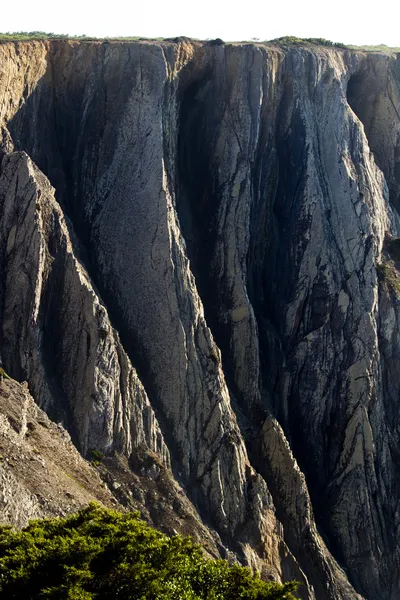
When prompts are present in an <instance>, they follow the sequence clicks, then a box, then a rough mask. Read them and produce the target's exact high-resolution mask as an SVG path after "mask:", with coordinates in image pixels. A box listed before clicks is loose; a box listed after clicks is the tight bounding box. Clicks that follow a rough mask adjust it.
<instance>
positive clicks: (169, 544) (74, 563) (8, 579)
mask: <svg viewBox="0 0 400 600" xmlns="http://www.w3.org/2000/svg"><path fill="white" fill-rule="evenodd" d="M296 588H297V584H296V583H294V582H291V583H286V584H285V585H279V584H277V583H271V582H263V581H261V579H260V577H259V576H258V575H253V574H252V573H251V571H250V570H249V569H247V568H245V567H240V566H238V565H233V566H229V564H228V562H227V561H224V560H212V559H207V558H205V556H204V554H203V552H202V550H201V548H200V547H199V546H198V545H196V544H194V543H193V541H192V540H191V539H190V538H183V537H181V536H179V535H177V536H174V537H168V536H166V535H163V534H162V533H160V532H158V531H156V530H155V529H152V528H151V527H149V526H148V525H146V523H144V521H142V520H140V519H139V518H138V515H137V514H136V513H125V514H122V513H119V512H117V511H112V510H108V509H105V508H102V507H100V506H99V505H96V504H91V505H89V506H88V507H87V508H86V509H84V510H81V511H80V512H78V513H77V514H74V515H72V516H69V517H66V518H63V519H44V520H37V521H32V522H31V523H30V524H29V525H28V527H26V528H25V529H24V530H22V531H14V530H12V529H11V528H10V527H5V526H0V595H1V597H2V598H9V599H12V598H26V599H28V598H29V600H39V599H45V598H48V599H50V598H54V600H55V599H57V600H67V599H68V600H95V599H96V600H111V599H113V600H114V599H118V598H121V599H122V598H123V599H124V600H133V599H137V600H203V599H204V600H239V599H242V600H250V599H251V600H264V599H269V600H293V599H294V596H293V594H292V592H294V591H295V590H296Z"/></svg>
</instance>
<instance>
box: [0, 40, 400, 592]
mask: <svg viewBox="0 0 400 600" xmlns="http://www.w3.org/2000/svg"><path fill="white" fill-rule="evenodd" d="M399 86H400V74H399V67H398V59H397V58H396V57H393V56H381V55H369V54H365V53H357V52H351V51H344V50H335V49H324V48H317V47H316V48H314V49H310V48H302V47H296V48H286V49H283V48H279V47H267V46H262V45H260V46H255V45H239V44H237V45H215V44H201V43H190V42H189V41H186V40H176V41H174V42H163V43H155V42H143V43H133V44H131V43H102V44H101V43H90V44H89V43H70V42H49V43H43V44H40V43H32V44H28V43H26V44H3V45H0V127H1V140H2V143H1V146H2V151H3V158H2V163H1V167H0V216H1V220H0V272H1V281H2V288H1V290H0V327H1V346H0V352H1V355H2V357H3V361H4V362H5V364H6V367H7V368H8V369H9V371H10V373H11V374H12V375H13V376H14V377H16V378H19V379H24V378H26V379H27V380H28V382H29V386H30V390H31V393H32V395H33V396H34V398H35V400H36V401H37V402H38V403H39V405H41V406H42V407H44V408H45V409H46V410H47V411H48V412H49V414H51V415H53V416H54V417H55V418H57V419H60V420H62V421H63V423H64V424H65V425H66V426H67V428H68V429H69V431H70V433H71V435H72V437H73V439H74V441H75V443H76V444H77V446H78V448H79V449H80V450H81V452H83V453H84V454H85V453H87V452H88V450H89V449H90V448H99V449H103V450H104V451H106V452H108V453H112V452H119V453H122V454H125V455H126V456H128V457H132V456H134V455H135V453H137V452H138V451H139V448H141V449H142V448H145V449H146V451H148V452H151V453H155V454H158V455H159V457H160V460H161V461H162V463H163V464H164V465H165V466H166V468H169V466H170V465H171V466H172V469H173V471H174V474H175V477H176V478H177V479H178V481H179V482H180V483H181V484H182V485H183V486H184V488H185V489H186V490H187V492H188V494H189V495H190V497H191V499H192V500H193V501H194V503H195V505H196V506H197V508H198V510H199V512H200V514H201V515H202V517H203V519H204V522H205V523H206V524H207V525H209V526H210V527H213V528H215V529H216V530H217V531H218V533H219V535H220V536H221V540H222V542H223V543H224V544H225V546H227V547H228V548H229V549H231V550H233V551H235V552H236V553H237V555H238V556H239V557H240V559H241V560H245V561H247V562H248V563H249V564H251V565H252V566H254V567H256V568H259V569H261V570H262V571H263V572H264V575H265V576H270V577H274V578H278V579H284V578H288V577H296V578H298V579H301V580H302V582H303V584H304V585H303V587H302V592H301V594H302V596H303V597H304V598H318V600H320V599H325V598H327V599H328V598H329V599H332V600H333V599H346V600H347V599H351V598H361V597H365V598H368V599H370V600H373V599H378V598H380V599H381V598H383V599H387V600H394V599H395V598H397V597H398V595H399V591H400V579H399V573H400V547H399V534H400V511H399V503H400V490H399V481H400V473H399V463H398V456H399V448H400V440H399V430H400V429H399V420H398V410H397V407H398V398H399V391H400V390H399V388H400V379H399V377H398V374H397V373H398V369H397V367H398V361H399V357H400V354H399V348H400V343H399V339H398V333H397V331H398V327H397V323H398V320H399V315H398V306H399V300H398V296H399V293H400V279H399V276H398V274H397V258H398V256H397V254H396V250H397V245H396V235H397V220H398V215H397V208H398V205H399V197H400V196H399V193H400V184H399V178H398V170H399V169H398V167H399V156H400V155H399V148H400V146H399V139H400V138H399V131H400V118H399V114H400V92H399ZM371 106H373V107H374V109H373V110H371ZM372 152H373V153H374V154H372ZM375 158H376V162H375ZM32 161H34V162H32ZM47 178H49V179H50V181H51V184H52V185H53V186H54V188H55V190H56V191H55V194H56V197H57V200H55V197H54V190H53V188H52V187H51V185H50V183H49V181H48V179H47ZM64 215H65V216H64ZM111 322H112V323H113V325H111ZM117 332H118V333H117ZM322 536H323V537H322ZM339 565H341V566H339ZM343 569H344V570H343Z"/></svg>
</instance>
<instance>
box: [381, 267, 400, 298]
mask: <svg viewBox="0 0 400 600" xmlns="http://www.w3.org/2000/svg"><path fill="white" fill-rule="evenodd" d="M376 271H377V273H378V280H379V281H380V282H381V283H382V284H383V285H384V287H385V288H386V289H387V291H388V292H392V293H394V294H395V296H400V277H399V274H398V272H397V270H396V267H395V266H394V264H393V263H392V262H382V263H380V264H379V265H376Z"/></svg>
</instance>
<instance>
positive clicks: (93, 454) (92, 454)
mask: <svg viewBox="0 0 400 600" xmlns="http://www.w3.org/2000/svg"><path fill="white" fill-rule="evenodd" d="M103 458H104V454H103V452H102V451H101V450H96V448H91V449H90V450H89V460H90V462H91V463H92V465H94V466H95V467H97V466H98V465H99V464H100V463H101V461H102V460H103Z"/></svg>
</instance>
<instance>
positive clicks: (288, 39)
mask: <svg viewBox="0 0 400 600" xmlns="http://www.w3.org/2000/svg"><path fill="white" fill-rule="evenodd" d="M268 43H269V44H279V45H288V46H293V45H294V46H304V45H311V46H327V47H328V48H348V46H346V45H345V44H342V43H341V42H331V41H330V40H326V39H325V38H298V37H295V36H293V35H287V36H284V37H280V38H276V39H275V40H270V41H269V42H268Z"/></svg>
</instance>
